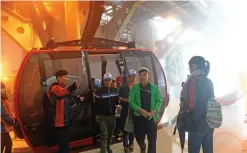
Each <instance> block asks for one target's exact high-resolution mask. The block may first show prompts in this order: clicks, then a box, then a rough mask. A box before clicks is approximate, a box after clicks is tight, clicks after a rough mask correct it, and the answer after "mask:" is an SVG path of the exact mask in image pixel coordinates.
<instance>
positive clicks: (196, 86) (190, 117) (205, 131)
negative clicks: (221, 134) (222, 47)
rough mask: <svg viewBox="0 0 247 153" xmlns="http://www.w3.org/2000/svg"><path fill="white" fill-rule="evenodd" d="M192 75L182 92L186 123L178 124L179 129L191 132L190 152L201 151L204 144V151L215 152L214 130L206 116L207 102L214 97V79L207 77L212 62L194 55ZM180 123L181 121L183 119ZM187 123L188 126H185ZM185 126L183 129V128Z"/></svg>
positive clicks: (182, 110)
mask: <svg viewBox="0 0 247 153" xmlns="http://www.w3.org/2000/svg"><path fill="white" fill-rule="evenodd" d="M189 69H190V75H189V77H188V79H187V81H186V83H185V84H184V86H183V89H182V92H181V97H180V99H181V104H180V111H179V116H183V119H184V120H183V121H186V122H184V123H185V124H183V125H184V127H182V126H181V125H182V124H180V125H179V124H178V127H179V128H180V129H179V130H184V131H187V132H189V137H188V150H189V153H199V152H200V148H201V146H202V148H203V153H213V132H214V129H211V128H209V127H208V125H207V123H206V121H205V118H206V115H205V114H206V112H205V110H206V104H207V102H208V100H209V99H210V98H212V97H214V87H213V83H212V81H211V80H210V79H209V78H208V77H207V76H208V74H209V70H210V64H209V62H208V61H206V60H205V59H204V58H203V57H201V56H194V57H192V58H191V59H190V61H189ZM178 123H181V120H180V121H179V119H178ZM185 125H186V126H185ZM181 128H183V129H181Z"/></svg>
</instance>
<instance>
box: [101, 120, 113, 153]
mask: <svg viewBox="0 0 247 153" xmlns="http://www.w3.org/2000/svg"><path fill="white" fill-rule="evenodd" d="M99 125H100V152H101V153H106V152H107V151H108V152H109V151H110V150H111V141H112V136H113V133H114V129H115V127H116V117H115V116H102V115H101V116H99Z"/></svg>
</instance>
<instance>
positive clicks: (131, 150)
mask: <svg viewBox="0 0 247 153" xmlns="http://www.w3.org/2000/svg"><path fill="white" fill-rule="evenodd" d="M129 150H130V152H134V144H130V145H129Z"/></svg>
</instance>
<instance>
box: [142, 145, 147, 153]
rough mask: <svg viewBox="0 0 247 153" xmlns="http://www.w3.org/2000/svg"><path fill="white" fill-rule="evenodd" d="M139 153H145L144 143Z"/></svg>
mask: <svg viewBox="0 0 247 153" xmlns="http://www.w3.org/2000/svg"><path fill="white" fill-rule="evenodd" d="M141 153H146V145H144V146H143V147H141Z"/></svg>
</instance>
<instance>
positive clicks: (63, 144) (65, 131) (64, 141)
mask: <svg viewBox="0 0 247 153" xmlns="http://www.w3.org/2000/svg"><path fill="white" fill-rule="evenodd" d="M54 132H55V137H56V140H57V144H58V146H59V153H69V142H70V126H65V127H57V128H55V129H54Z"/></svg>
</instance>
